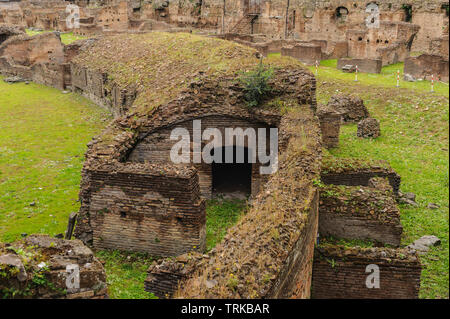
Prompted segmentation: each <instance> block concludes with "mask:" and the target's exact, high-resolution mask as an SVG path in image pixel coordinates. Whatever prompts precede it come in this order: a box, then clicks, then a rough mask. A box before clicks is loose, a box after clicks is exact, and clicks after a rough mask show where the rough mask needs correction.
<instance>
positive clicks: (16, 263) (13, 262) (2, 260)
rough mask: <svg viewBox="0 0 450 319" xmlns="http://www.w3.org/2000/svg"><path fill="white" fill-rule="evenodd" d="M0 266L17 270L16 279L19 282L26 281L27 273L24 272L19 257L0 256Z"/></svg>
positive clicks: (10, 255)
mask: <svg viewBox="0 0 450 319" xmlns="http://www.w3.org/2000/svg"><path fill="white" fill-rule="evenodd" d="M0 264H1V265H7V266H12V267H15V268H17V269H19V273H18V274H17V279H18V280H19V281H20V282H23V281H25V280H27V272H26V271H25V267H24V266H23V263H22V261H21V260H20V257H19V256H17V255H12V254H7V255H2V256H0Z"/></svg>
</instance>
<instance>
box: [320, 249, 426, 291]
mask: <svg viewBox="0 0 450 319" xmlns="http://www.w3.org/2000/svg"><path fill="white" fill-rule="evenodd" d="M368 265H376V266H378V269H379V283H380V286H379V288H367V286H366V280H367V277H368V276H369V275H370V274H371V273H373V270H372V271H369V270H368V271H367V272H366V267H367V266H368ZM420 274H421V264H420V261H419V258H418V257H417V255H416V253H414V252H411V251H409V250H406V249H389V248H357V247H354V248H344V247H341V246H330V247H319V248H317V249H316V251H315V254H314V267H313V274H312V292H311V294H312V298H317V299H323V298H325V299H330V298H342V299H390V298H393V299H413V298H418V295H419V288H420Z"/></svg>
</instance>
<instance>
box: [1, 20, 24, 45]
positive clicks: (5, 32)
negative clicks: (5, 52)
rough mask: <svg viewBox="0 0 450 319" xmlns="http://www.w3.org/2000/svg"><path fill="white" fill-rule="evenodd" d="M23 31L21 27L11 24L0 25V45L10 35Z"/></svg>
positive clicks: (22, 32) (19, 33)
mask: <svg viewBox="0 0 450 319" xmlns="http://www.w3.org/2000/svg"><path fill="white" fill-rule="evenodd" d="M24 33H25V31H24V30H23V28H20V27H17V26H13V25H0V45H1V44H2V43H3V42H5V41H6V40H8V39H9V38H10V37H12V36H15V35H21V34H24Z"/></svg>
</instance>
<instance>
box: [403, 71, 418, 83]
mask: <svg viewBox="0 0 450 319" xmlns="http://www.w3.org/2000/svg"><path fill="white" fill-rule="evenodd" d="M403 80H405V81H408V82H416V79H415V78H414V77H413V76H412V75H411V74H408V73H405V74H404V75H403Z"/></svg>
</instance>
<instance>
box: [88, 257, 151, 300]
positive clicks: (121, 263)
mask: <svg viewBox="0 0 450 319" xmlns="http://www.w3.org/2000/svg"><path fill="white" fill-rule="evenodd" d="M96 256H97V257H98V258H99V259H100V260H101V261H102V262H104V267H105V271H106V274H107V276H106V281H107V284H108V294H109V297H110V298H112V299H156V297H155V296H154V295H153V294H152V293H149V292H146V291H145V290H144V280H145V278H146V277H147V269H148V267H149V266H150V265H151V264H152V262H153V261H154V258H152V257H151V256H149V255H147V254H142V253H131V252H120V251H117V250H114V251H106V250H101V251H98V252H96Z"/></svg>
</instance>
